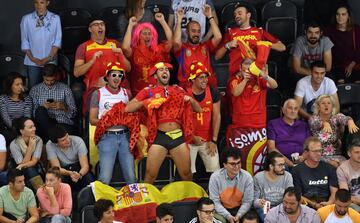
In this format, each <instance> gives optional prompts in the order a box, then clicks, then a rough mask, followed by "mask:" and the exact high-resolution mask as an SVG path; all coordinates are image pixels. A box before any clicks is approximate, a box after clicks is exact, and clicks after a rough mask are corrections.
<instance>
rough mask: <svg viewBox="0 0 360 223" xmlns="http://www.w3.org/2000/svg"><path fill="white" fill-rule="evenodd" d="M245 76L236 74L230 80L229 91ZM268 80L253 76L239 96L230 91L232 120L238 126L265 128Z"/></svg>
mask: <svg viewBox="0 0 360 223" xmlns="http://www.w3.org/2000/svg"><path fill="white" fill-rule="evenodd" d="M242 80H243V77H240V76H235V77H233V78H231V79H230V81H229V86H228V89H229V92H232V90H233V89H234V88H235V87H236V86H237V85H239V84H240V82H241V81H242ZM266 92H267V81H266V80H264V79H263V78H261V77H258V78H254V77H253V78H251V79H250V80H249V81H248V82H247V84H246V85H245V88H244V90H243V92H242V93H241V94H240V95H239V96H234V95H232V94H231V93H230V97H231V102H232V122H233V125H235V126H236V127H242V128H263V127H265V126H266Z"/></svg>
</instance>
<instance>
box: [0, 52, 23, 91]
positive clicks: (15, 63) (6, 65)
mask: <svg viewBox="0 0 360 223" xmlns="http://www.w3.org/2000/svg"><path fill="white" fill-rule="evenodd" d="M10 72H18V73H20V74H21V75H23V76H24V77H26V68H25V66H24V57H22V56H20V55H17V54H3V55H0V83H1V84H2V81H3V80H4V78H5V77H6V76H7V75H8V74H9V73H10ZM1 87H2V85H1Z"/></svg>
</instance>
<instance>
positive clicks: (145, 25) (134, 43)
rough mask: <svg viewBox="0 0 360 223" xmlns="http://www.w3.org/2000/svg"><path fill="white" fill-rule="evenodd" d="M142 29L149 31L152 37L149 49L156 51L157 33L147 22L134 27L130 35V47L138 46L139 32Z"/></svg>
mask: <svg viewBox="0 0 360 223" xmlns="http://www.w3.org/2000/svg"><path fill="white" fill-rule="evenodd" d="M143 29H149V30H150V32H151V36H152V38H151V41H150V48H151V49H153V50H156V48H157V44H158V33H157V31H156V29H155V28H154V26H153V25H152V24H151V23H148V22H144V23H140V24H138V25H137V26H136V27H135V29H134V31H133V34H132V41H131V46H132V47H138V46H139V45H140V32H141V31H142V30H143Z"/></svg>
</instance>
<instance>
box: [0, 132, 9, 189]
mask: <svg viewBox="0 0 360 223" xmlns="http://www.w3.org/2000/svg"><path fill="white" fill-rule="evenodd" d="M6 155H7V151H6V140H5V137H4V136H3V135H1V134H0V187H2V186H4V185H5V184H6V183H7V182H6V175H7V172H8V171H7V169H6V161H7V159H6V158H7V157H6Z"/></svg>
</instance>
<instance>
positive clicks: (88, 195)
mask: <svg viewBox="0 0 360 223" xmlns="http://www.w3.org/2000/svg"><path fill="white" fill-rule="evenodd" d="M77 200H78V201H77V202H78V209H77V210H78V212H81V210H82V209H83V208H85V207H86V206H88V205H93V204H94V203H95V197H94V194H93V192H92V189H91V187H84V188H83V189H81V191H80V192H79V194H78V197H77Z"/></svg>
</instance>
